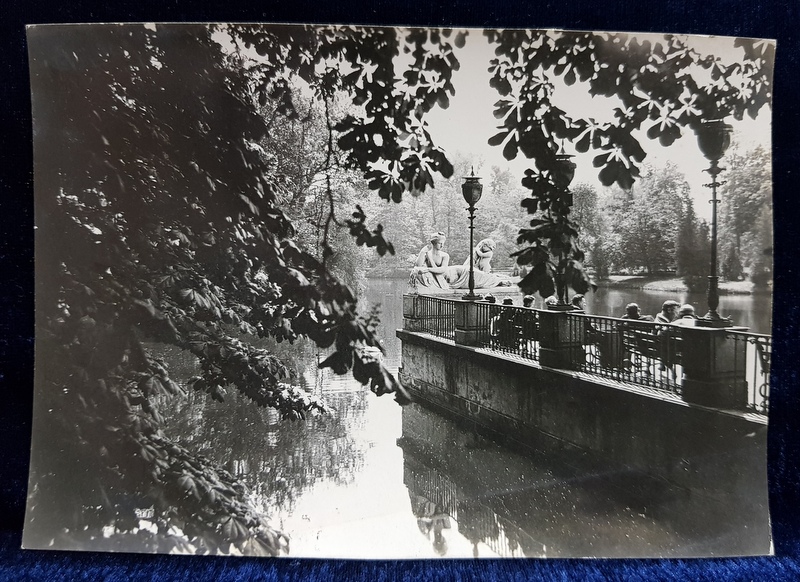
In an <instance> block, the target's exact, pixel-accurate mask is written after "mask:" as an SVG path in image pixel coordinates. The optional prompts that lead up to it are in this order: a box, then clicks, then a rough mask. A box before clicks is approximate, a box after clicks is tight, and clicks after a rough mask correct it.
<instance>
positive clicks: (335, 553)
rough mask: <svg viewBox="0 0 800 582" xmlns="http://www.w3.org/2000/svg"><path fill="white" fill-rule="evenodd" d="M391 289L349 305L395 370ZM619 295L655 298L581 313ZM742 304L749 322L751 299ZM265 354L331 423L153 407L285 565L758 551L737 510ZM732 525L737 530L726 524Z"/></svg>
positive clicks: (398, 294) (192, 406) (605, 295)
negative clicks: (277, 538) (312, 559)
mask: <svg viewBox="0 0 800 582" xmlns="http://www.w3.org/2000/svg"><path fill="white" fill-rule="evenodd" d="M404 291H405V282H404V281H396V280H386V281H374V280H373V281H370V285H369V288H368V290H367V292H366V295H365V297H364V300H363V302H364V303H366V306H370V305H376V304H380V305H381V307H382V318H381V320H382V327H381V330H380V333H381V337H382V341H383V346H384V348H385V350H386V356H385V360H384V361H385V363H386V364H387V366H388V367H389V368H390V369H391V370H392V371H396V370H397V367H398V365H399V363H400V342H399V340H397V338H396V337H395V330H396V329H397V328H400V327H402V295H403V292H404ZM626 293H628V294H636V297H637V301H638V302H639V303H640V305H642V306H643V308H644V310H645V312H648V313H649V312H651V311H652V312H653V313H655V310H657V309H658V308H660V304H661V301H663V297H662V296H661V295H654V296H653V299H652V302H651V303H647V301H645V300H643V299H642V292H637V291H618V290H610V291H609V290H600V291H599V292H598V293H597V294H595V295H591V294H590V296H589V297H590V300H591V301H596V303H594V305H591V304H590V308H589V310H590V312H596V313H600V312H604V311H607V312H611V313H615V310H616V309H617V306H618V304H621V305H623V307H624V303H626V302H628V301H630V300H633V299H630V297H631V296H632V295H626ZM726 299H730V297H729V298H726ZM736 299H738V297H737V298H736ZM746 299H747V300H749V302H750V303H749V305H750V307H748V308H747V309H750V311H753V310H752V309H751V307H752V304H753V300H752V298H750V297H747V298H746ZM725 305H726V307H727V306H728V305H729V303H726V304H725ZM728 312H730V310H729V311H728ZM759 313H760V314H759ZM763 313H764V312H763V311H762V312H758V313H756V315H754V316H752V317H753V321H755V320H759V321H762V323H759V324H757V325H758V326H762V325H763V317H764V314H763ZM742 317H745V316H742ZM759 318H761V319H759ZM737 323H738V322H737ZM753 327H756V324H754V325H753ZM277 349H279V350H285V353H282V354H281V355H282V356H283V357H286V358H289V359H290V360H291V361H292V362H294V366H295V367H296V369H297V378H296V380H295V381H296V382H297V383H299V384H300V385H301V386H302V387H303V388H305V389H307V390H308V391H310V392H312V393H314V394H315V395H317V396H320V397H321V398H323V399H324V400H325V402H326V403H327V404H328V405H329V406H330V407H331V409H332V413H331V414H329V415H325V416H319V417H313V418H309V419H307V420H305V421H295V422H291V421H281V420H280V419H279V418H278V415H277V413H275V412H274V411H269V410H260V409H257V408H256V407H254V406H253V405H252V404H251V403H250V402H249V401H247V400H246V399H244V398H241V397H239V396H238V395H237V394H236V393H233V392H231V393H229V394H228V397H227V398H226V401H225V402H224V403H218V402H215V401H213V400H211V399H208V398H206V397H205V396H204V395H202V394H196V393H191V394H189V397H188V399H187V400H186V401H175V402H174V403H173V405H172V406H169V407H164V409H165V410H169V412H168V414H166V415H165V416H166V417H167V418H166V421H167V425H168V432H169V434H170V436H172V437H175V438H177V439H178V440H180V441H181V442H183V443H184V444H186V445H187V446H190V447H192V448H193V449H194V450H198V451H200V452H202V453H203V454H205V455H206V456H208V457H210V458H212V459H214V460H216V461H217V462H219V463H221V464H223V465H224V466H226V467H227V468H228V469H229V471H230V472H232V473H234V474H236V475H237V476H239V477H240V478H242V479H243V481H244V482H245V483H246V484H247V485H248V487H249V489H250V490H251V491H252V495H253V500H254V501H255V502H256V503H257V504H258V505H259V506H260V507H261V508H262V509H263V511H264V513H265V514H266V515H269V516H271V517H272V518H273V519H274V521H275V524H276V525H277V526H279V527H280V528H281V529H282V530H283V531H284V532H285V533H286V534H287V535H288V536H289V538H290V548H291V554H292V555H297V556H316V557H341V558H433V557H438V556H446V557H476V556H477V557H494V556H503V557H542V556H562V557H566V556H609V557H610V556H630V555H638V556H661V555H663V556H671V555H703V554H706V555H708V554H709V553H712V554H713V553H714V552H725V553H731V552H735V551H736V550H737V549H740V550H741V551H742V552H743V553H746V552H747V551H748V550H751V548H749V547H748V543H749V541H748V540H749V539H751V538H752V539H764V536H762V535H761V532H760V531H759V532H757V533H754V534H753V535H752V536H749V535H741V532H742V531H754V530H760V529H761V528H765V527H767V525H766V524H765V523H763V520H761V521H759V520H758V519H755V520H754V519H751V517H747V516H744V517H742V516H743V515H744V514H745V513H746V512H741V511H736V512H731V511H730V508H724V507H722V508H721V507H718V506H717V505H716V504H715V503H714V502H710V501H709V500H706V499H691V498H687V497H686V496H685V494H684V493H682V492H680V491H675V490H672V489H669V488H668V487H666V486H665V485H664V484H663V483H654V482H653V480H650V479H647V478H645V477H644V476H642V475H640V474H636V473H626V472H613V473H612V474H609V469H608V468H607V467H605V466H602V465H595V464H593V463H594V461H592V459H588V458H584V457H582V456H580V455H577V456H575V455H572V456H570V455H563V454H560V455H556V454H551V453H548V452H545V451H538V452H536V453H528V454H525V455H520V454H516V453H514V452H511V451H509V450H507V449H504V448H503V447H500V446H499V445H496V444H493V443H491V442H490V441H485V440H483V439H480V438H478V437H476V435H475V431H474V428H472V427H469V426H467V427H464V426H459V425H457V424H456V423H453V422H451V421H449V420H446V419H444V418H442V417H441V416H439V415H437V414H435V413H433V412H430V411H428V410H426V409H424V408H422V407H421V406H419V405H411V406H409V407H406V408H402V409H401V408H400V407H399V406H397V405H396V404H395V403H394V401H392V399H390V398H385V397H384V398H377V397H375V396H374V395H373V394H372V393H370V392H368V391H366V390H364V389H363V388H362V387H361V386H360V385H358V384H357V383H356V382H355V381H354V380H353V379H352V378H347V377H336V376H333V375H331V374H330V372H329V371H328V370H324V371H321V370H318V369H317V364H318V362H319V361H320V359H321V358H324V354H319V353H318V352H317V350H316V348H315V347H314V346H311V345H308V344H295V345H294V346H287V345H285V344H284V345H282V346H279V347H278V348H277ZM156 351H157V352H158V354H159V355H160V356H161V357H164V358H165V359H167V360H168V362H169V364H170V365H171V366H173V368H172V369H173V370H176V376H179V377H183V378H184V379H188V378H189V377H191V376H193V375H195V374H196V373H197V370H196V366H197V362H196V361H195V360H194V358H193V357H192V356H187V355H184V354H179V353H177V352H171V351H169V350H167V349H166V348H162V347H158V348H156ZM178 403H179V404H180V405H179V406H176V405H175V404H178ZM728 514H733V517H731V516H730V515H728ZM736 519H740V521H741V523H738V524H737V523H732V521H731V520H736ZM745 527H746V528H749V529H743V528H745ZM731 532H732V533H731ZM732 534H733V535H734V536H735V539H731V538H730V536H731V535H732Z"/></svg>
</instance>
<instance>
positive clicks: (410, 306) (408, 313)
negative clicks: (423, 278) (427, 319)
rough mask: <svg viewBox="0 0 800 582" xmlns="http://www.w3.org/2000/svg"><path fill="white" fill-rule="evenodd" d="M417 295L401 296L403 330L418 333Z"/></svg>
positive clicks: (407, 294) (406, 294)
mask: <svg viewBox="0 0 800 582" xmlns="http://www.w3.org/2000/svg"><path fill="white" fill-rule="evenodd" d="M418 300H419V295H417V294H416V293H405V294H404V295H403V329H406V330H408V331H419V330H420V327H419V319H420V315H421V314H420V313H419V311H418Z"/></svg>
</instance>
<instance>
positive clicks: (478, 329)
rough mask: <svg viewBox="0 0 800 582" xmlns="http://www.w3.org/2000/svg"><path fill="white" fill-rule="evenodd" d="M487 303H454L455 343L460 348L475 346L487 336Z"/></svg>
mask: <svg viewBox="0 0 800 582" xmlns="http://www.w3.org/2000/svg"><path fill="white" fill-rule="evenodd" d="M489 305H490V304H488V303H479V302H475V301H457V302H456V320H455V325H456V329H455V342H456V343H457V344H459V345H462V346H477V345H480V344H481V342H482V341H483V340H484V339H486V338H487V337H488V336H489V319H488V317H487V316H486V315H487V314H488V311H487V309H488V307H489Z"/></svg>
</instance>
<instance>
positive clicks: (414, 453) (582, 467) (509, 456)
mask: <svg viewBox="0 0 800 582" xmlns="http://www.w3.org/2000/svg"><path fill="white" fill-rule="evenodd" d="M398 444H399V445H400V446H401V447H402V449H403V463H404V477H403V482H404V483H405V485H406V486H407V487H408V489H409V494H410V495H411V498H412V500H413V503H412V514H413V515H414V517H415V518H416V519H417V522H418V524H420V520H424V521H423V522H422V524H420V531H421V532H422V534H423V535H424V537H425V539H426V541H429V542H430V543H431V544H432V546H433V548H434V550H436V552H437V554H439V555H448V554H447V552H448V546H447V544H446V543H444V544H443V543H442V540H444V542H448V541H449V540H450V539H452V538H451V537H448V534H449V533H450V531H454V530H457V532H458V535H459V536H460V537H463V538H465V539H466V540H468V542H469V543H470V544H471V554H472V556H473V557H490V556H502V557H523V556H524V557H545V556H547V557H591V556H601V557H624V556H641V557H647V556H654V557H655V556H663V557H677V556H703V555H726V554H728V555H729V554H731V553H733V554H736V553H752V552H759V551H766V550H767V549H768V548H766V547H755V546H754V544H762V542H763V540H765V539H768V529H769V524H768V520H767V518H766V510H765V508H764V507H762V506H759V504H758V503H754V507H745V506H744V505H742V506H739V507H737V509H736V511H735V512H731V508H730V507H729V506H728V505H726V504H725V503H723V502H721V501H717V500H715V499H712V498H710V497H706V496H704V495H694V494H692V493H690V492H689V491H688V490H684V489H679V488H675V487H671V486H669V485H667V484H666V483H665V482H664V481H662V480H658V479H655V478H652V477H649V476H647V475H645V474H643V473H639V472H636V471H631V470H627V469H624V468H620V467H613V466H610V465H607V464H604V463H600V462H598V461H597V460H596V459H594V458H592V457H590V456H588V455H585V454H584V453H580V452H578V451H570V450H568V449H561V448H559V447H558V446H557V445H553V446H552V447H551V448H545V447H542V448H540V449H539V450H536V451H530V450H528V451H525V452H524V453H516V452H514V451H512V450H509V449H507V448H504V447H501V446H499V445H498V444H496V443H493V442H492V441H488V440H483V439H481V438H479V437H476V435H475V433H474V431H473V430H472V428H471V427H469V426H464V425H461V424H459V423H456V422H453V421H450V420H447V419H445V418H443V417H441V416H439V415H438V414H436V413H434V412H431V411H429V410H426V409H425V408H423V407H421V406H419V405H412V406H409V407H406V408H404V409H403V436H402V438H401V439H400V440H399V441H398ZM436 520H438V521H439V523H440V524H442V525H440V526H439V530H438V531H437V530H436V529H434V528H435V527H436ZM423 525H424V526H425V527H424V528H423ZM432 534H433V535H432ZM437 534H438V537H437ZM751 540H757V541H756V542H753V541H751ZM762 545H763V544H762Z"/></svg>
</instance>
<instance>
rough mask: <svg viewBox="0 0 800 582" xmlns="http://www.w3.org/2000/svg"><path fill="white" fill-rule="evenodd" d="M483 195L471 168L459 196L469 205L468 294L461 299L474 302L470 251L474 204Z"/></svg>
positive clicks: (473, 277) (475, 297)
mask: <svg viewBox="0 0 800 582" xmlns="http://www.w3.org/2000/svg"><path fill="white" fill-rule="evenodd" d="M481 194H483V184H481V179H480V177H478V176H476V175H475V168H472V170H471V173H470V175H469V176H464V183H463V184H461V195H462V196H463V197H464V200H466V202H467V204H469V208H467V210H469V293H467V294H466V295H464V296H463V297H462V299H466V300H467V301H475V300H476V299H479V298H480V295H475V265H474V262H475V261H474V260H473V257H472V249H473V248H474V247H475V242H474V241H473V236H474V231H475V225H474V220H475V204H477V203H478V200H480V199H481Z"/></svg>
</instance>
